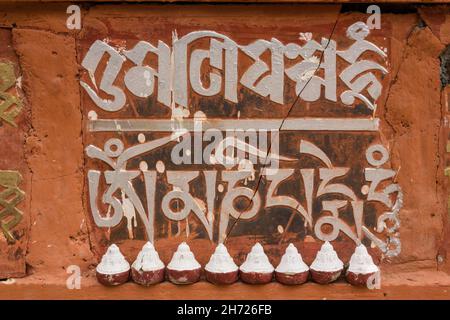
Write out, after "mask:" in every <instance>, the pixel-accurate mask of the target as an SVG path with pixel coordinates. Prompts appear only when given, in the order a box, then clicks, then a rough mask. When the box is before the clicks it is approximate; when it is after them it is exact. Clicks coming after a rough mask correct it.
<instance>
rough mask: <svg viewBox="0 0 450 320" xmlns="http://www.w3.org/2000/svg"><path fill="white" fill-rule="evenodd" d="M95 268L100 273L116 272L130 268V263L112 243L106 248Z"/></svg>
mask: <svg viewBox="0 0 450 320" xmlns="http://www.w3.org/2000/svg"><path fill="white" fill-rule="evenodd" d="M96 270H97V272H99V273H101V274H117V273H122V272H126V271H128V270H130V264H129V263H128V261H127V260H126V259H125V257H124V256H123V255H122V253H121V252H120V250H119V247H118V246H116V245H115V244H112V245H110V246H109V248H108V250H106V253H105V254H104V255H103V257H102V261H100V263H99V264H98V265H97V268H96Z"/></svg>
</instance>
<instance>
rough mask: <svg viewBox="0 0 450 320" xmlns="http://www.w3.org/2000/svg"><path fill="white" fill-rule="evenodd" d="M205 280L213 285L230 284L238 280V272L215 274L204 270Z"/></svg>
mask: <svg viewBox="0 0 450 320" xmlns="http://www.w3.org/2000/svg"><path fill="white" fill-rule="evenodd" d="M205 275H206V280H208V281H209V282H211V283H214V284H219V285H220V284H232V283H234V282H236V281H237V280H238V279H239V271H238V270H236V271H233V272H225V273H215V272H209V271H206V270H205Z"/></svg>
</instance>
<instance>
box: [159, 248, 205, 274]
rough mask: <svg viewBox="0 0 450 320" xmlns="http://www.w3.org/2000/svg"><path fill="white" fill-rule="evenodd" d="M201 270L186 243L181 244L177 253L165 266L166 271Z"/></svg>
mask: <svg viewBox="0 0 450 320" xmlns="http://www.w3.org/2000/svg"><path fill="white" fill-rule="evenodd" d="M199 268H201V265H200V263H198V261H197V260H195V256H194V254H193V253H192V251H191V249H190V248H189V246H188V245H187V243H186V242H182V243H181V244H180V245H179V246H178V249H177V251H176V252H175V253H174V254H173V257H172V260H170V262H169V264H168V265H167V269H170V270H176V271H184V270H195V269H199Z"/></svg>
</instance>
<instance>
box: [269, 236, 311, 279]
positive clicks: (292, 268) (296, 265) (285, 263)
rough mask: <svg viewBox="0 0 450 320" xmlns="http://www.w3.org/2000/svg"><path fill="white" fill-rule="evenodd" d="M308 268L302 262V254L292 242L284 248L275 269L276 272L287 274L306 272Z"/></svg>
mask: <svg viewBox="0 0 450 320" xmlns="http://www.w3.org/2000/svg"><path fill="white" fill-rule="evenodd" d="M308 270H309V267H308V266H307V265H306V264H305V263H304V262H303V259H302V256H301V255H300V253H299V252H298V250H297V248H296V247H295V246H294V245H293V244H292V243H290V244H289V246H288V247H287V248H286V251H285V253H284V255H283V256H282V257H281V261H280V264H279V265H278V266H277V268H276V269H275V271H276V272H280V273H289V274H295V273H301V272H306V271H308Z"/></svg>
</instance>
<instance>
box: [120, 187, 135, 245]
mask: <svg viewBox="0 0 450 320" xmlns="http://www.w3.org/2000/svg"><path fill="white" fill-rule="evenodd" d="M122 210H123V215H124V216H125V218H126V219H127V229H128V237H129V238H130V239H133V238H134V236H133V227H134V228H136V227H137V220H136V210H135V209H134V205H133V202H131V200H130V199H128V198H126V197H125V193H124V192H123V191H122Z"/></svg>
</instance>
